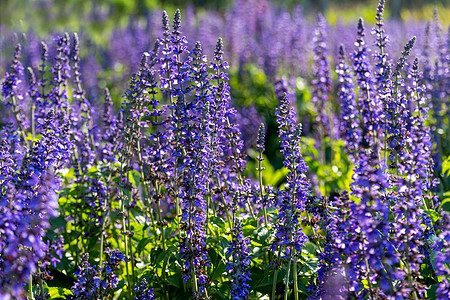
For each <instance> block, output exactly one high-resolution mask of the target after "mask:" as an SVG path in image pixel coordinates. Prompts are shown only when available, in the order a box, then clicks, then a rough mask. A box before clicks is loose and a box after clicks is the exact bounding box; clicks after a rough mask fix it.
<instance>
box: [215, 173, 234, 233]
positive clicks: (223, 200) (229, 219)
mask: <svg viewBox="0 0 450 300" xmlns="http://www.w3.org/2000/svg"><path fill="white" fill-rule="evenodd" d="M216 180H217V184H218V186H219V188H221V184H220V179H219V176H218V175H217V174H216ZM220 198H221V199H222V203H223V207H224V209H225V213H226V215H227V220H228V225H230V230H232V229H233V222H232V219H231V216H230V212H229V211H228V208H227V202H226V201H225V196H224V195H223V191H222V189H221V191H220Z"/></svg>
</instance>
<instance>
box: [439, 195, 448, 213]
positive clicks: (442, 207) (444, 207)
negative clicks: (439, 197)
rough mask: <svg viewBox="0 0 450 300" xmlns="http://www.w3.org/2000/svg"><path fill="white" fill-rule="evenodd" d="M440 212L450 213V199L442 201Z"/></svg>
mask: <svg viewBox="0 0 450 300" xmlns="http://www.w3.org/2000/svg"><path fill="white" fill-rule="evenodd" d="M439 210H445V211H448V212H450V198H446V199H444V200H443V201H442V203H441V206H440V207H439Z"/></svg>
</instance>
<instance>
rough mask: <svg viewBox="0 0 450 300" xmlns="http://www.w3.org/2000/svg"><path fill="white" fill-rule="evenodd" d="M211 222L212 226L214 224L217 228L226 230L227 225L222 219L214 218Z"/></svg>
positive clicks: (210, 219) (211, 218)
mask: <svg viewBox="0 0 450 300" xmlns="http://www.w3.org/2000/svg"><path fill="white" fill-rule="evenodd" d="M209 222H210V223H211V224H213V225H214V226H216V227H218V228H220V229H222V230H225V226H226V223H225V221H224V220H223V219H222V218H219V217H214V216H212V217H210V218H209Z"/></svg>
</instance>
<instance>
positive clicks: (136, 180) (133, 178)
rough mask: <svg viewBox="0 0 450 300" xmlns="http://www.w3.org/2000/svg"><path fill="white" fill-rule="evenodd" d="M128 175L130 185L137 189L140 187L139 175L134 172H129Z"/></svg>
mask: <svg viewBox="0 0 450 300" xmlns="http://www.w3.org/2000/svg"><path fill="white" fill-rule="evenodd" d="M130 174H131V177H130V181H131V184H133V186H134V187H136V188H139V186H140V185H141V174H140V173H139V172H138V171H136V170H132V171H130Z"/></svg>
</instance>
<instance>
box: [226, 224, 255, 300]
mask: <svg viewBox="0 0 450 300" xmlns="http://www.w3.org/2000/svg"><path fill="white" fill-rule="evenodd" d="M229 245H230V247H229V248H228V250H227V255H228V256H230V257H231V258H232V261H231V262H229V263H228V265H227V271H228V273H229V274H230V275H231V278H232V283H231V299H233V300H241V299H248V294H249V292H250V291H249V289H250V285H249V282H250V275H251V274H250V272H249V269H250V263H251V260H250V259H251V256H250V253H249V252H250V251H249V250H250V245H251V243H250V240H249V239H247V238H245V237H244V235H243V234H242V224H241V221H240V220H236V221H235V223H234V228H233V233H232V239H231V242H230V244H229Z"/></svg>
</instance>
